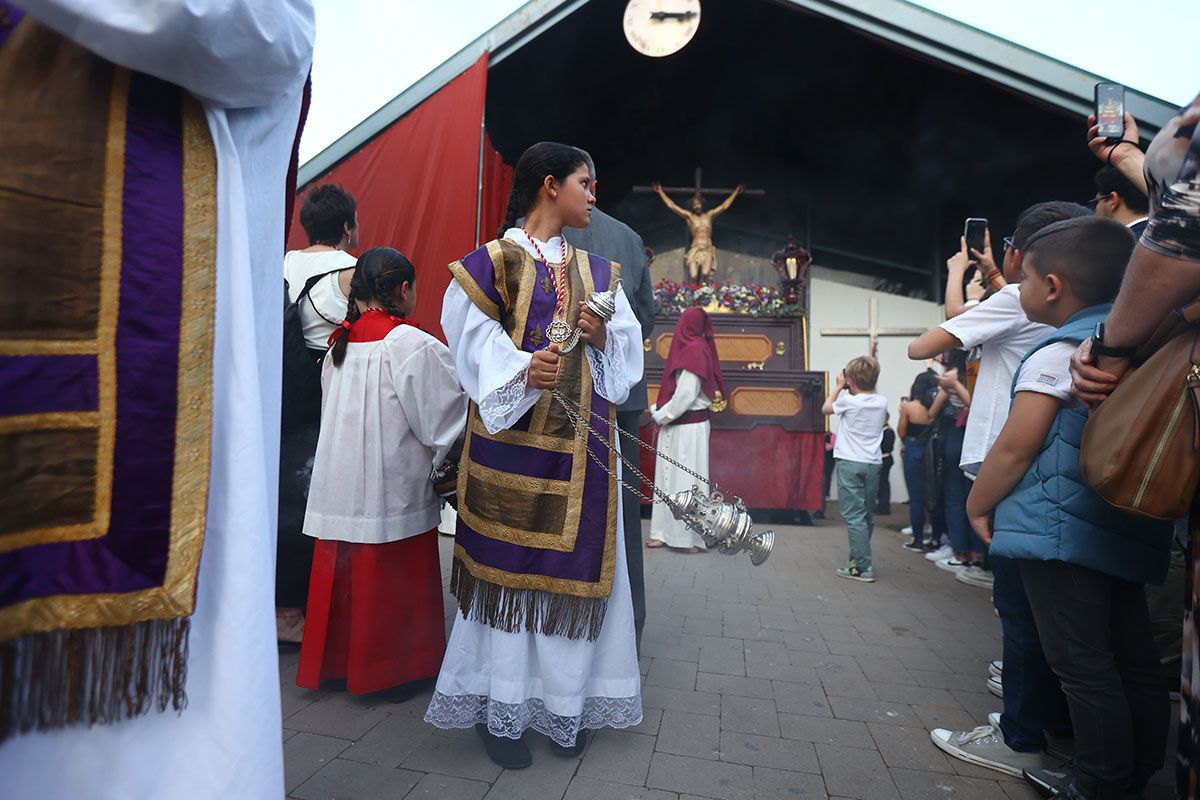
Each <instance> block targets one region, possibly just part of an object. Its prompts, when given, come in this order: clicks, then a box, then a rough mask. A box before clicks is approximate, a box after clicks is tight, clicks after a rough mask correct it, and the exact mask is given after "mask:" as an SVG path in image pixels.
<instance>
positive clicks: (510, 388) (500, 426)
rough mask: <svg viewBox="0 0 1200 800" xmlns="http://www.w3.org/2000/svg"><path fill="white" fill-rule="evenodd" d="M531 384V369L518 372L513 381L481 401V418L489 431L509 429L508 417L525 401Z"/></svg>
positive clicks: (527, 368)
mask: <svg viewBox="0 0 1200 800" xmlns="http://www.w3.org/2000/svg"><path fill="white" fill-rule="evenodd" d="M528 384H529V367H526V368H525V369H523V370H521V371H520V372H518V373H517V374H516V375H515V376H514V377H513V378H512V380H510V381H509V382H508V383H506V384H504V385H503V386H501V387H500V388H499V389H497V390H496V391H494V392H492V393H491V394H489V395H488V396H487V397H485V398H483V399H482V400H480V401H479V416H480V418H481V419H482V420H483V424H484V425H485V426H486V427H487V429H488V430H489V431H502V430H504V429H505V428H507V427H508V417H509V416H510V415H511V414H512V412H513V410H514V409H516V408H517V407H518V406H519V405H521V403H522V402H524V400H525V389H526V387H527V385H528Z"/></svg>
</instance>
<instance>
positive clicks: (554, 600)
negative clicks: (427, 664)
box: [425, 142, 642, 769]
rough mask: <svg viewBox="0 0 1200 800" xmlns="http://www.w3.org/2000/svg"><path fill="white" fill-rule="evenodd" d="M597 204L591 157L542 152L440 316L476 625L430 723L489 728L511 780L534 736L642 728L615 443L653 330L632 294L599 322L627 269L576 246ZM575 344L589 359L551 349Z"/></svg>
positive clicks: (457, 554)
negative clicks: (456, 391) (600, 296)
mask: <svg viewBox="0 0 1200 800" xmlns="http://www.w3.org/2000/svg"><path fill="white" fill-rule="evenodd" d="M595 202H596V198H595V196H594V195H593V194H592V186H591V179H590V177H589V173H588V168H587V165H586V158H585V156H584V154H583V153H582V152H581V151H580V150H578V149H576V148H574V147H568V146H566V145H561V144H555V143H551V142H542V143H541V144H536V145H534V146H532V147H530V148H529V149H528V150H527V151H525V154H524V155H522V156H521V159H520V161H519V162H518V163H517V167H516V172H515V175H514V177H513V188H512V194H511V195H510V196H509V201H508V211H507V217H506V219H505V222H504V225H503V226H502V227H501V229H500V232H499V236H500V237H501V238H499V239H497V240H496V241H492V242H488V243H487V244H486V245H484V246H483V247H480V248H479V249H478V250H476V251H474V252H473V253H470V254H469V255H467V256H464V257H463V259H462V260H461V261H456V262H455V263H454V264H451V265H450V271H451V273H452V274H453V277H454V279H453V280H452V281H451V283H450V287H449V288H448V289H447V291H446V296H445V301H444V304H443V307H442V328H443V329H444V330H445V332H446V339H447V341H448V342H449V343H450V350H451V352H452V353H453V354H454V362H455V366H456V368H457V370H458V376H459V379H460V380H461V381H462V385H463V387H464V388H465V389H466V392H467V394H468V395H469V396H470V398H471V403H470V412H469V419H468V422H467V438H466V443H465V446H464V449H463V458H462V462H461V464H460V467H459V482H458V525H457V530H456V534H455V546H454V563H453V567H452V572H451V579H450V591H451V592H452V593H453V594H454V596H455V597H456V598H457V599H458V605H459V609H460V612H461V613H460V614H459V615H457V616H456V617H455V620H454V629H453V631H452V632H451V634H450V642H449V645H448V646H447V650H446V659H445V661H444V662H443V663H442V670H441V674H440V675H439V676H438V682H437V690H436V691H435V692H434V695H433V699H432V701H431V702H430V704H429V710H428V711H427V712H426V714H425V719H426V721H428V722H430V723H432V724H434V725H436V726H438V727H440V728H469V727H472V726H474V727H475V729H476V730H477V731H478V733H479V735H480V737H481V738H482V739H483V742H484V745H485V747H486V748H487V752H488V755H489V756H490V757H491V758H492V760H493V761H495V762H496V763H497V764H499V765H501V766H504V767H507V768H510V769H517V768H520V767H524V766H528V765H529V763H530V761H531V757H530V754H529V749H528V747H526V745H525V743H524V742H523V741H522V740H521V736H522V734H523V732H524V731H525V730H526V729H528V728H532V729H534V730H536V731H539V732H541V733H543V734H545V735H546V736H548V737H549V738H550V742H551V746H552V748H553V750H554V751H555V752H556V753H558V754H560V755H565V756H574V755H577V754H578V753H579V752H580V751H581V750H582V748H583V745H584V743H585V736H586V731H587V730H588V729H595V728H599V727H614V728H624V727H629V726H632V725H636V724H638V722H640V721H641V719H642V702H641V685H640V675H639V672H638V662H637V651H636V646H635V642H634V625H633V605H632V602H631V599H630V593H629V578H628V574H627V571H626V565H625V552H624V541H625V540H624V535H623V531H622V528H621V512H620V494H621V492H620V490H619V488H618V485H617V478H616V477H615V476H616V475H617V474H618V469H619V464H618V459H617V456H616V455H615V454H614V449H613V448H614V447H615V445H616V442H615V441H614V434H613V433H612V431H613V427H612V426H613V425H614V424H615V418H616V407H617V405H618V404H619V403H621V402H622V401H623V400H625V398H626V396H627V395H628V393H629V388H630V387H631V386H633V385H634V384H635V383H636V382H637V381H638V379H639V377H640V376H641V373H642V347H641V330H640V328H639V326H638V322H637V320H636V319H635V318H634V315H633V312H632V310H631V309H630V307H629V303H628V301H627V300H626V299H625V295H624V293H623V292H621V291H620V290H618V291H617V292H616V314H615V316H614V317H613V318H612V320H610V321H609V322H608V323H607V324H605V323H604V321H603V320H602V319H601V318H600V317H598V316H597V315H595V314H593V313H592V312H591V311H590V310H585V308H584V305H583V301H584V300H585V299H586V298H587V297H588V296H589V294H591V293H592V292H593V291H604V290H607V289H609V288H613V287H615V286H616V282H617V278H618V276H619V271H620V267H619V265H617V264H615V263H611V262H609V261H608V260H606V259H604V258H601V257H599V256H596V255H591V254H588V253H586V252H584V251H582V250H577V249H574V248H572V247H570V246H569V245H568V244H567V243H566V241H565V240H564V239H563V238H562V236H561V233H562V228H563V226H565V225H569V226H572V227H585V226H587V224H588V222H589V218H590V215H591V208H592V206H593V205H594V204H595ZM521 217H524V218H525V225H524V226H523V227H521V228H518V227H515V226H516V221H517V220H518V219H520V218H521ZM575 329H578V330H580V331H581V335H580V337H579V341H578V343H577V344H576V345H575V346H574V347H573V348H571V347H570V344H571V340H570V339H569V338H568V339H567V340H565V341H551V340H552V339H554V340H562V339H563V334H568V335H569V334H570V332H571V331H573V330H575ZM564 350H566V352H564ZM549 390H557V392H556V394H558V395H559V396H557V397H556V396H552V394H551V391H549ZM560 397H561V399H560ZM563 401H565V402H566V403H567V404H568V405H569V406H570V409H571V410H572V411H573V412H574V413H581V414H582V415H583V417H584V418H585V419H587V420H588V421H589V422H590V427H591V428H592V431H593V432H592V433H589V432H588V431H587V430H586V429H585V428H584V426H583V423H582V422H580V423H579V427H578V428H577V427H576V424H575V423H573V422H572V419H571V417H570V416H569V415H568V407H567V406H564V404H563Z"/></svg>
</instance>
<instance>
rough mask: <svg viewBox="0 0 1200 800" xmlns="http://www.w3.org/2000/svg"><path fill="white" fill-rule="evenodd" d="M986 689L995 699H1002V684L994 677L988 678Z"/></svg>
mask: <svg viewBox="0 0 1200 800" xmlns="http://www.w3.org/2000/svg"><path fill="white" fill-rule="evenodd" d="M987 688H988V691H989V692H991V693H992V694H994V695H996V697H1004V683H1003V682H1002V681H1001V680H1000V679H999V678H997V677H996V676H995V675H990V676H988V679H987Z"/></svg>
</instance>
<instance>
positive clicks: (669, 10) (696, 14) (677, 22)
mask: <svg viewBox="0 0 1200 800" xmlns="http://www.w3.org/2000/svg"><path fill="white" fill-rule="evenodd" d="M699 27H700V0H629V3H628V5H626V6H625V38H626V39H628V40H629V44H630V45H632V46H633V49H634V50H637V51H638V52H639V53H641V54H643V55H647V56H650V57H652V58H662V57H663V56H669V55H671V54H672V53H677V52H679V51H680V50H682V49H683V47H684V45H686V44H687V43H688V42H690V41H691V40H692V37H693V36H695V35H696V29H697V28H699Z"/></svg>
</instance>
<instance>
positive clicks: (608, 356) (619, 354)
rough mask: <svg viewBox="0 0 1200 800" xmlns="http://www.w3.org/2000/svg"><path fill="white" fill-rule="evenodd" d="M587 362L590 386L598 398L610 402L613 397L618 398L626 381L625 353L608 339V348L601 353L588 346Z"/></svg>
mask: <svg viewBox="0 0 1200 800" xmlns="http://www.w3.org/2000/svg"><path fill="white" fill-rule="evenodd" d="M587 360H588V366H590V367H591V368H592V386H594V387H595V389H596V391H597V392H598V393H599V394H600V396H601V397H603V398H604V399H605V400H610V401H611V400H612V399H613V398H614V397H620V396H621V394H622V393H623V392H624V391H625V386H626V381H627V377H626V375H625V351H624V350H622V349H621V348H620V347H618V346H617V345H616V343H615V342H613V341H612V339H609V341H608V347H607V348H606V349H605V350H604V351H603V352H601V351H599V350H597V349H596V348H594V347H591V346H589V347H588V348H587Z"/></svg>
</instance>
